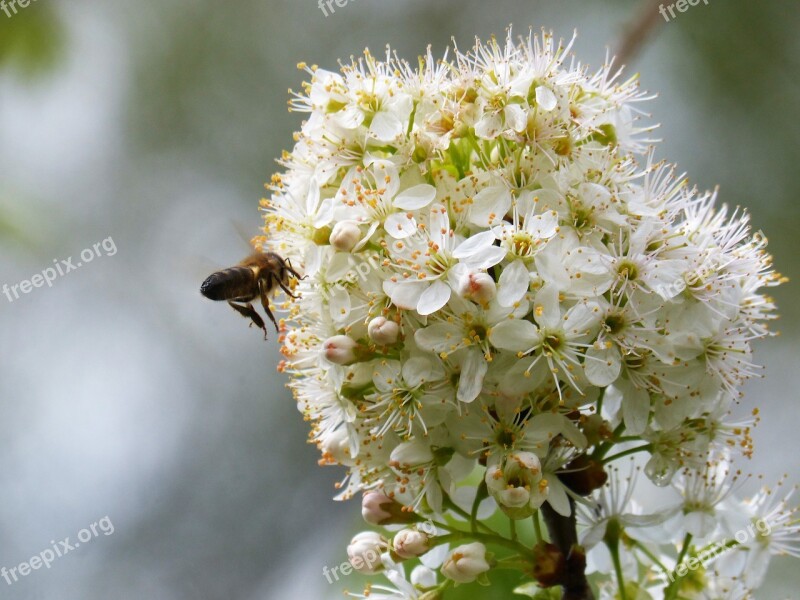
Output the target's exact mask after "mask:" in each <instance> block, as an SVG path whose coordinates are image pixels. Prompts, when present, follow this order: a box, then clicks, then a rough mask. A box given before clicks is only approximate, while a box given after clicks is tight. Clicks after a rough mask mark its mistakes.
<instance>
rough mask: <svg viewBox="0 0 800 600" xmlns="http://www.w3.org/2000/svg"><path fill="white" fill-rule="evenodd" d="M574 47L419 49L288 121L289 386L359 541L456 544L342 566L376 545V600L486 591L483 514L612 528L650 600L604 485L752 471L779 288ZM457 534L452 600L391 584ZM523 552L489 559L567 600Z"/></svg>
mask: <svg viewBox="0 0 800 600" xmlns="http://www.w3.org/2000/svg"><path fill="white" fill-rule="evenodd" d="M570 46H571V44H567V45H564V44H563V43H561V42H556V41H555V40H554V38H553V37H552V36H551V35H550V34H548V33H543V34H542V36H541V37H539V36H533V35H529V36H527V37H526V38H524V39H522V40H520V41H519V43H516V42H514V40H513V39H512V38H511V35H510V33H509V36H508V39H507V40H505V42H498V41H496V40H491V41H490V42H488V43H486V44H483V43H480V42H477V43H476V45H475V47H474V48H473V49H472V50H470V51H469V52H461V51H458V50H456V51H455V54H454V56H453V57H452V58H447V57H445V59H443V60H438V61H437V60H436V59H434V58H433V56H432V55H431V52H430V50H429V51H428V52H427V54H426V56H424V57H421V58H420V61H419V67H418V68H412V67H411V66H410V65H409V64H408V63H406V62H404V61H402V60H400V59H398V58H397V57H396V56H394V55H393V54H391V53H390V52H388V51H387V55H386V58H385V59H384V60H378V59H376V58H375V57H373V56H372V55H371V54H370V53H369V52H366V53H365V55H364V57H363V58H361V59H358V60H354V61H353V62H352V63H351V64H348V65H346V66H343V67H342V69H341V72H340V73H334V72H330V71H326V70H323V69H320V68H317V67H307V66H306V65H301V68H304V69H305V70H306V71H307V72H308V73H309V75H310V82H308V83H306V84H304V89H303V92H302V93H298V94H295V95H294V97H293V99H292V101H291V102H290V107H291V108H292V109H293V110H295V111H300V112H305V113H307V118H306V120H305V121H304V122H303V124H302V129H301V131H300V132H299V133H298V134H297V135H296V138H295V140H296V144H295V146H294V148H293V150H292V151H291V152H290V153H286V154H284V156H283V158H282V161H281V164H282V166H283V167H284V171H283V172H282V173H281V174H279V175H275V176H274V177H273V180H272V182H271V185H270V186H269V187H270V191H271V196H270V198H269V199H266V200H264V201H263V207H264V210H265V217H266V224H265V236H264V237H263V239H261V240H260V242H261V244H262V245H263V247H265V248H267V249H269V250H271V251H274V252H277V253H279V254H280V255H281V256H284V257H286V258H289V259H291V260H292V263H293V264H295V265H302V271H303V273H304V278H303V279H302V280H300V281H299V282H297V283H296V288H295V289H294V292H295V293H296V294H297V296H298V299H289V300H288V301H287V303H286V304H285V305H284V308H286V309H287V310H288V311H289V316H288V319H286V320H284V321H283V322H282V324H283V327H284V331H283V334H282V338H281V339H282V343H283V349H282V351H283V354H284V357H285V360H284V361H282V363H281V369H282V370H283V371H284V372H285V373H287V374H289V375H290V377H291V383H290V387H291V389H292V391H293V393H294V395H295V397H296V399H297V402H298V406H299V408H300V410H301V411H302V413H303V415H304V416H305V418H306V419H307V420H308V421H309V422H310V423H311V440H312V441H313V442H314V443H315V444H316V445H317V446H318V447H319V449H320V451H321V453H322V460H321V463H323V464H333V465H344V466H345V467H347V469H348V474H347V478H346V480H345V481H344V482H343V483H342V484H341V486H342V491H341V494H340V498H349V497H352V496H353V495H354V494H356V493H361V492H368V495H367V496H366V497H365V506H366V503H367V502H370V503H371V507H372V508H369V507H366V508H365V513H368V514H369V515H371V518H370V519H368V520H370V522H372V523H376V524H387V523H394V524H406V525H410V524H413V523H414V522H416V521H419V520H422V519H423V517H424V518H427V517H436V518H438V521H437V522H438V523H440V526H441V527H444V529H442V531H441V533H442V534H443V536H441V537H442V540H441V542H438V541H437V539H436V538H437V536H431V535H429V534H428V533H425V534H420V533H419V532H417V531H415V530H409V529H406V530H403V531H402V532H401V533H400V534H397V536H396V537H395V539H394V541H392V540H388V539H384V538H382V537H380V536H377V534H376V535H375V536H371V537H370V536H367V537H366V538H360V539H358V540H356V541H355V542H354V543H355V549H352V548H351V550H352V552H351V554H352V555H360V554H362V553H363V547H364V545H365V544H366V545H369V544H372V545H373V546H375V547H376V548H375V550H376V551H377V550H380V551H381V552H382V553H383V554H384V556H385V557H386V560H385V564H384V566H383V569H384V570H385V571H386V572H387V573H389V574H391V577H390V579H391V580H392V582H393V583H396V586H397V589H395V588H391V589H392V590H394V591H390V592H386V593H387V595H385V596H381V595H379V594H378V592H377V590H373V591H372V592H371V594H370V595H369V597H370V598H382V597H386V598H426V599H428V598H438V597H440V596H439V595H438V594H440V593H441V590H442V589H443V587H442V586H446V585H449V584H453V583H454V582H455V583H466V582H469V581H473V580H475V579H479V580H480V579H481V578H485V577H486V575H485V573H486V572H487V571H489V570H490V567H491V566H492V565H493V564H494V562H496V559H495V558H494V556H493V555H492V554H491V553H489V554H487V552H486V548H485V546H484V543H487V544H491V543H494V542H496V541H497V540H496V539H495V536H494V534H493V533H491V532H487V531H486V529H487V528H486V526H485V524H484V521H485V520H486V519H487V518H488V517H489V515H490V514H491V513H492V512H493V511H495V510H496V511H497V514H504V515H505V516H506V517H508V518H510V519H511V520H513V521H519V520H522V519H528V518H529V517H532V516H533V517H534V519H535V520H536V521H537V525H538V519H539V517H540V515H544V516H545V517H547V516H548V515H550V519H549V520H547V519H546V521H547V524H548V526H554V527H555V526H557V524H558V522H559V519H562V521H563V519H567V520H568V519H569V518H571V517H570V516H571V515H573V513H574V512H579V511H576V504H578V505H581V506H583V507H585V506H589V505H591V506H594V507H595V508H594V509H592V510H591V511H590V512H589V513H588V514H590V515H591V519H590V521H591V522H589V523H587V524H586V525H587V527H588V528H589V530H590V531H595V533H596V532H597V531H599V529H598V527H599V525H598V523H601V525H602V527H601V529H603V531H602V532H601V533H600V534H598V535H596V536H595V538H596V539H593V540H590V541H589V542H587V543H585V545H586V547H587V548H590V547H591V546H592V544H597V543H599V542H601V541H604V542H606V546H607V547H608V549H609V550H611V553H612V555H613V557H614V559H615V560H614V561H612V562H614V563H616V566H617V567H619V568H618V569H616V571H617V575H618V576H619V577H618V578H617V579H614V578H613V577H612V578H609V577H606V579H605V580H602V581H604V583H603V585H606V586H610V588H608V589H612V591H611V592H610V594H611V595H610V596H609V597H619V596H618V595H614V594H619V593H620V592H619V591H617V587H615V586H619V585H620V583H619V582H620V580H621V577H622V575H623V574H627V575H628V579H629V584H630V585H634V586H639V587H641V590H644V589H645V588H651V587H653V585H654V584H653V583H652V582H651V581H644V580H642V578H641V572H639V571H636V572H634V571H631V570H630V568H629V567H631V565H629V564H626V565H625V568H624V569H623V568H622V567H621V564H620V558H619V554H620V551H621V548H620V543H619V542H620V540H621V539H623V536H622V532H623V531H624V530H625V527H626V523H627V521H626V518H625V517H623V515H622V512H621V511H622V508H623V507H620V506H616V507H614V506H612V505H613V504H614V503H611V504H612V505H609V504H606V505H602V503H601V504H598V502H601V500H602V498H603V495H604V494H607V493H608V485H610V484H607V483H606V482H607V479H608V469H609V467H608V466H607V465H608V464H609V463H610V462H612V461H614V460H617V459H619V458H621V457H622V456H624V455H627V454H632V453H634V452H643V453H646V456H648V457H649V458H648V461H647V464H646V468H645V472H646V474H647V476H648V478H649V479H650V480H651V481H652V482H654V483H655V484H657V485H659V486H668V485H670V484H672V485H675V486H683V487H681V489H683V490H685V492H686V496H687V498H688V497H689V496H692V494H694V493H695V492H696V491H697V490H698V489H699V490H701V491H700V492H697V494H699V496H700V497H701V498H707V497H708V489H715V488H714V486H715V485H717V483H716V480H714V481H710V479H709V477H702V476H699V475H697V474H698V473H703V472H704V470H705V469H707V465H709V464H715V465H718V464H723V463H725V462H726V461H727V460H728V459H730V458H735V456H736V455H737V454H738V455H749V454H750V452H751V440H750V427H751V425H752V424H753V423H754V422H755V420H756V413H754V416H753V418H752V419H750V420H747V421H743V422H741V421H737V422H731V421H730V418H729V416H728V414H729V408H730V406H731V404H732V403H734V402H736V401H737V400H738V397H739V391H738V390H739V388H740V386H741V384H742V383H743V382H744V381H745V380H747V379H748V378H750V377H753V376H754V375H756V374H758V368H757V367H756V366H755V365H754V364H753V363H752V362H751V342H752V341H753V340H755V339H757V338H760V337H763V336H766V335H767V334H768V330H767V326H766V322H767V321H768V320H770V318H771V312H772V310H773V304H772V302H771V300H770V299H769V298H768V297H767V296H764V295H762V293H761V291H760V290H761V289H762V288H765V287H769V286H772V285H775V284H777V283H779V281H780V278H779V277H778V275H777V274H775V273H774V272H773V270H772V268H771V258H770V256H769V255H768V254H767V252H766V250H765V247H766V240H765V239H764V238H763V236H761V235H752V234H751V232H750V229H749V225H748V217H747V215H746V214H744V213H743V212H740V211H734V212H733V213H731V212H730V211H728V210H727V209H726V208H725V207H724V206H723V207H719V206H717V204H716V193H699V192H698V191H697V190H696V189H693V188H691V187H690V186H689V185H688V184H687V181H686V179H685V178H684V177H683V176H678V175H676V172H675V169H674V167H673V166H671V165H669V164H667V163H664V162H657V161H656V160H655V159H654V158H653V151H652V149H651V147H649V146H648V144H650V143H651V142H652V141H651V140H649V139H647V137H646V136H647V135H648V133H649V132H650V130H651V129H652V127H647V126H643V125H641V124H640V122H639V116H640V115H641V112H640V111H639V110H638V109H637V106H638V104H639V103H640V102H641V101H643V100H646V97H645V96H644V95H643V93H642V92H641V91H639V89H638V87H637V82H636V78H632V79H629V80H622V79H620V72H619V71H617V70H616V69H615V68H613V67H612V63H611V62H607V63H606V64H605V65H604V66H603V67H602V68H601V69H600V70H599V71H597V72H594V73H591V72H589V71H588V70H587V69H586V68H585V67H584V66H582V65H581V64H580V63H578V62H576V61H575V60H574V59H572V58H571V57H570V52H569V50H570ZM698 477H699V479H698ZM692 478H694V479H692ZM712 479H713V478H712ZM687 481H689V482H691V481H694V483H691V484H690V483H686V482H687ZM627 487H631V486H627ZM626 489H627V488H626ZM692 490H694V492H693V491H692ZM625 493H627V492H626V491H623V494H625ZM376 494H377V495H378V496H376ZM376 497H377V498H378V500H376ZM624 497H626V498H627V499H630V496H624ZM368 498H369V500H368ZM686 502H687V504H686V506H689V505H690V500H689V499H687V500H686ZM701 504H702V502H701ZM624 508H625V510H629V507H627V506H626V507H624ZM787 510H788V509H787ZM609 511H610V512H609ZM698 512H699V513H701V514H707V511H706V512H703V511H701V510H699V509H698ZM690 513H691V511H689V510H688V509H687V510H686V511H684V512H682V513H681V514H684V515H690ZM790 513H791V515H794V513H793V512H791V511H790ZM381 515H383V516H381ZM461 517H463V518H468V519H469V520H470V522H471V530H470V531H469V532H467V531H464V530H462V529H460V528H459V527H458V526H457V525H454V524H453V518H461ZM793 519H794V516H792V517H791V518H790V519H789V521H788V522H792V523H796V521H795V520H793ZM655 521H659V520H658V519H656V520H655ZM655 521H654V520H653V519H652V518H651V519H646V518H644V517H643V516H641V515H639V516H637V517H636V518H633V517H632V520H631V523H632V524H633V525H637V526H639V525H642V524H643V522H648V523H650V524H655ZM661 521H663V519H661ZM686 521H687V522H689V523H691V524H692V526H694V528H695V529H697V530H698V531H696V532H695V533H698V534H699V533H703V535H707V534H709V531H707V530H710V529H713V527H710V526H709V527H703V526H702V525H703V519H702V518H700V517H697V518H696V519H688V518H687V519H686ZM448 523H449V525H448ZM654 526H655V525H654ZM793 527H795V529H794V530H793V531H796V525H793ZM699 530H703V531H699ZM674 531H675V528H672V529H671V530H670V531H669V535H666V534H665V538H664V540H665V541H666V542H669V540H670V536H671V535H672V534H673V533H674ZM538 532H539V528H538V526H537V533H538ZM461 537H464V538H465V539H464V541H468V540H467V538H469V539H471V540H472V541H471V543H468V544H463V545H461V546H459V547H457V548H455V549H453V550H452V551H449V553H447V554H444V555H440V556H439V557H438V562H436V564H435V566H437V567H438V566H440V565H441V573H442V575H443V576H444V578H445V582H444V583H443V584H437V583H436V577H435V574H434V573H433V572H430V573H428V572H425V573H423V574H421V575H420V573H419V572H417V575H418V576H417V578H416V579H417V580H418V581H420V582H424V584H423V583H417V584H415V583H412V582H410V581H408V580H406V579H405V578H404V577H405V576H404V575H403V569H402V565H401V563H402V561H403V560H407V559H410V558H414V557H417V556H420V555H421V554H423V553H427V552H429V551H430V552H432V553H435V552H436V549H435V548H436V547H437V546H442V545H444V544H447V543H449V542H451V541H453V540H458V539H461ZM398 538H399V539H398ZM537 539H538V542H537V545H536V546H535V547H534V548H533V550H531V548H529V547H526V546H525V545H524V544H522V543H521V542H519V541H517V540H516V539H504V541H503V542H502V543H501V544H500V545H501V546H503V545H504V547H505V548H506V549H509V548H511V549H513V548H514V547H515V546H519V547H520V557H521V560H522V559H524V561H527V562H529V563H530V562H532V563H533V565H534V566H533V567H532V568H531V569H530V570H529V571H526V572H528V574H529V575H531V577H532V578H534V579H536V581H537V582H538V584H539V585H541V586H548V585H549V586H553V585H557V584H558V585H563V582H564V580H565V578H566V577H567V576H566V575H565V573H566V572H568V571H570V570H573V571H574V570H575V569H576V568H578V567H576V565H575V560H574V558H575V557H574V554H575V553H574V552H570V548H561V547H558V542H557V540H556V539H552V540H551V543H548V542H546V541H545V540H544V539H543V538H541V537H540V538H537ZM624 539H626V540H627V539H629V538H624ZM630 539H633V538H630ZM493 540H494V541H493ZM794 540H795V541H794V542H786V544H784V546H785V548H796V545H792V544H794V543H796V537H795V538H794ZM623 545H624V544H623ZM689 546H690V544H689V543H687V547H686V548H685V549H684V552H683V554H684V556H686V555H687V553H690V552H691V548H690V547H689ZM378 547H380V548H378ZM444 547H445V548H447V546H444ZM742 547H744V546H743V545H742ZM785 548H784V549H785ZM622 549H624V548H622ZM629 549H630V548H629ZM531 552H533V554H531ZM648 553H649V555H650V556H652V557H655V556H656V555H658V554H659V552H658V551H657V550H652V549H650V550H648ZM440 554H441V553H440ZM767 554H769V553H767ZM567 555H569V557H568V556H567ZM643 556H646V555H644V554H637V553H636V552H633V551H631V552H630V554H629V558H631V559H633V558H637V559H638V558H641V557H643ZM531 557H534V558H531ZM568 558H569V560H567V559H568ZM590 558H591V557H590ZM524 561H523V562H524ZM429 562H430V561H429ZM583 566H584V565H579V567H581V568H582V567H583ZM589 566H590V567H591V566H592V563H591V561H590V565H589ZM662 566H663V565H662ZM631 568H632V567H631ZM626 569H627V570H626ZM372 570H373V569H370V571H372ZM523 570H524V569H523ZM598 570H599V571H600V572H601V573H606V574H608V573H614V570H615V569H614V568H613V566H611V567H607V566H606V567H598ZM704 573H705V575H706V576H708V577H709V578H710V577H711V576H712V573H711V571H710V570H707V571H704ZM720 577H722V576H721V575H720ZM732 580H733V581H735V583H736V585H737V586H745V587H744V588H743V589H745V591H746V590H747V589H749V588H748V587H746V586H747V585H749V584H752V582H747V581H745V582H744V583H743V582H742V580H741V579H736V577H733V579H732ZM683 581H688V575H687V576H683V577H680V578H679V579H678V582H679V583H680V582H683ZM725 581H728V580H727V579H726V580H725ZM637 582H639V583H637ZM640 584H641V585H640ZM709 585H711V584H709ZM715 585H716V584H715ZM720 585H722V584H720ZM670 586H671V587H670ZM664 587H665V589H667V590H674V592H673V591H668V592H667V594H677V593H678V584H677V583H675V582H667V583H666V584H664ZM706 587H707V588H708V589H712V588H711V587H708V586H706ZM684 588H685V589H684ZM684 588H681V594H682V595H681V597H690V596H689V593H690V590H689V587H687V586H684ZM603 589H606V588H603ZM637 589H638V588H637ZM737 589H738V588H737ZM587 593H591V592H587ZM603 593H605V592H603ZM621 593H622V597H623V598H625V591H624V590H623V591H622V592H621ZM642 593H644V592H642ZM392 594H394V595H392ZM586 597H590V596H586ZM628 597H631V598H632V597H636V598H640V597H644V596H637V595H635V594H633V593H631V592H629V593H628ZM667 597H669V595H667ZM672 597H676V596H672ZM691 597H696V598H701V597H702V598H705V597H708V598H711V597H714V598H716V597H717V596H713V595H712V596H702V595H695V596H691ZM725 597H734V596H725ZM737 597H738V596H737ZM742 597H744V596H742Z"/></svg>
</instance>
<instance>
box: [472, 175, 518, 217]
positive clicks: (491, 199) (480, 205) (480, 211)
mask: <svg viewBox="0 0 800 600" xmlns="http://www.w3.org/2000/svg"><path fill="white" fill-rule="evenodd" d="M510 208H511V192H510V191H509V190H508V188H506V187H505V186H499V185H497V186H492V187H488V188H485V189H483V190H481V191H480V192H478V193H477V194H476V195H475V197H474V198H473V199H472V208H471V209H470V214H469V219H470V221H471V222H472V223H473V224H474V225H477V226H479V227H490V226H492V225H494V224H496V223H499V222H500V221H502V220H503V217H505V215H506V213H507V212H508V210H509V209H510Z"/></svg>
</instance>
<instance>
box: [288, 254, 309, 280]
mask: <svg viewBox="0 0 800 600" xmlns="http://www.w3.org/2000/svg"><path fill="white" fill-rule="evenodd" d="M286 270H287V271H289V273H291V274H292V275H294V276H295V277H296V278H297V279H305V278H306V275H303V276H302V277H301V276H300V273H298V272H297V271H295V270H294V267H293V266H292V261H290V260H289V259H288V258H287V259H286Z"/></svg>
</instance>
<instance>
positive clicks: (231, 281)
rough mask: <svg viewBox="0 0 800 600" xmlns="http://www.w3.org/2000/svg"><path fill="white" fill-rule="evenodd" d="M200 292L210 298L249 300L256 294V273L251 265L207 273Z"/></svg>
mask: <svg viewBox="0 0 800 600" xmlns="http://www.w3.org/2000/svg"><path fill="white" fill-rule="evenodd" d="M200 293H201V294H203V296H205V297H206V298H208V299H210V300H241V301H244V302H249V301H250V300H252V299H253V298H255V297H256V296H258V293H259V292H258V284H257V282H256V274H255V272H254V271H253V269H252V268H251V267H231V268H230V269H224V270H222V271H217V272H216V273H212V274H211V275H209V276H208V277H207V278H206V280H205V281H204V282H203V284H202V285H201V286H200Z"/></svg>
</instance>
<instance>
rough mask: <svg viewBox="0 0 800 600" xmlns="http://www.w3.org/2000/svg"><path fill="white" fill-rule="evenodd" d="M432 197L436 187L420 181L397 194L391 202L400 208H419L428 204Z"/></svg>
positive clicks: (434, 195)
mask: <svg viewBox="0 0 800 600" xmlns="http://www.w3.org/2000/svg"><path fill="white" fill-rule="evenodd" d="M434 198H436V188H435V187H433V186H432V185H428V184H427V183H421V184H419V185H415V186H413V187H410V188H408V189H407V190H403V191H402V192H400V193H399V194H397V196H396V197H395V199H394V201H393V202H392V204H393V205H394V207H395V208H399V209H400V210H419V209H420V208H425V207H426V206H428V205H429V204H430V203H431V202H433V199H434Z"/></svg>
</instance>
